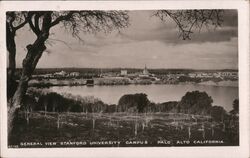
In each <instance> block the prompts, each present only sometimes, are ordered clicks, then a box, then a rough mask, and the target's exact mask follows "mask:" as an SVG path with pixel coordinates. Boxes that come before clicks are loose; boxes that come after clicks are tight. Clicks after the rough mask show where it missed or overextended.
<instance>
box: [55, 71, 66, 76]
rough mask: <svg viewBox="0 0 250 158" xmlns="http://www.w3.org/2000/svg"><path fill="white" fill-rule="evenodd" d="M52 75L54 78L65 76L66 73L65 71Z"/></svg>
mask: <svg viewBox="0 0 250 158" xmlns="http://www.w3.org/2000/svg"><path fill="white" fill-rule="evenodd" d="M54 75H55V76H66V75H67V72H65V71H60V72H55V73H54Z"/></svg>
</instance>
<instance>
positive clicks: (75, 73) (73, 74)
mask: <svg viewBox="0 0 250 158" xmlns="http://www.w3.org/2000/svg"><path fill="white" fill-rule="evenodd" d="M69 76H71V77H78V76H80V73H79V72H71V73H70V74H69Z"/></svg>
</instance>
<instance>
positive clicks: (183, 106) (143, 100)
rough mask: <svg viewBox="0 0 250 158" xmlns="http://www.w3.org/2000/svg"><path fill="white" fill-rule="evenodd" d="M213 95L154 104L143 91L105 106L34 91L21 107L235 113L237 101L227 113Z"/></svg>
mask: <svg viewBox="0 0 250 158" xmlns="http://www.w3.org/2000/svg"><path fill="white" fill-rule="evenodd" d="M212 102H213V100H212V98H211V97H210V96H208V94H207V93H206V92H199V91H193V92H187V93H186V94H185V95H184V96H183V97H182V99H181V100H180V101H170V102H164V103H153V102H150V101H149V100H148V98H147V95H146V94H144V93H137V94H126V95H124V96H122V97H121V98H120V99H119V102H118V105H115V104H113V105H108V104H105V103H104V102H102V101H101V100H100V99H98V98H95V97H93V96H87V97H81V96H73V95H70V94H62V95H60V94H58V93H54V92H50V93H41V92H39V91H34V92H32V93H30V94H29V95H27V96H26V97H25V101H24V105H25V106H22V109H23V110H29V111H32V110H34V111H47V112H84V113H114V112H129V113H155V112H168V113H184V114H195V115H196V114H197V115H210V116H211V117H212V118H213V119H214V120H215V121H223V120H224V119H227V117H228V115H229V114H232V115H237V114H238V111H239V110H238V109H239V104H238V100H235V101H234V103H233V110H232V111H231V112H230V113H229V114H228V113H227V112H226V110H225V109H224V108H223V107H221V106H212Z"/></svg>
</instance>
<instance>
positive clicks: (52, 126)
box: [9, 111, 237, 148]
mask: <svg viewBox="0 0 250 158" xmlns="http://www.w3.org/2000/svg"><path fill="white" fill-rule="evenodd" d="M231 135H232V132H229V130H228V129H227V128H226V126H225V124H224V123H218V122H217V123H216V122H213V121H212V120H211V118H210V117H208V116H201V115H189V114H174V113H147V114H146V113H142V114H136V113H133V114H131V113H112V114H111V113H53V112H46V113H45V112H42V111H41V112H30V113H25V112H19V116H18V118H17V119H16V120H15V126H14V129H13V133H12V136H11V137H10V138H9V147H16V148H20V147H65V146H67V147H109V146H114V147H116V146H120V147H122V146H130V147H131V146H196V145H198V146H203V145H205V146H211V145H212V146H214V145H216V146H219V145H222V146H225V145H237V143H236V142H234V141H232V140H230V139H231V137H230V136H231ZM117 141H119V142H120V143H119V144H117V143H115V142H117ZM51 142H52V143H53V145H48V143H51ZM232 142H234V143H232Z"/></svg>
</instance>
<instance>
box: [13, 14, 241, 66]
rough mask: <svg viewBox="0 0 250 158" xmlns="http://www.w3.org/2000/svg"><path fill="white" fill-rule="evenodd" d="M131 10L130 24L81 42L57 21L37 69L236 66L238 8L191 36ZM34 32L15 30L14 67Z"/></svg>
mask: <svg viewBox="0 0 250 158" xmlns="http://www.w3.org/2000/svg"><path fill="white" fill-rule="evenodd" d="M152 14H153V11H130V12H129V17H130V26H129V27H128V28H124V29H121V30H120V31H117V30H114V31H112V32H111V33H103V32H99V33H96V34H84V33H81V34H80V37H81V39H82V41H80V40H79V39H76V38H74V37H72V36H71V33H70V32H69V31H68V30H65V28H63V27H62V26H61V25H57V26H55V27H54V28H52V30H51V31H50V34H51V35H50V38H49V40H48V42H47V44H46V46H47V50H46V51H45V52H44V53H43V56H42V57H41V59H40V61H39V63H38V65H37V68H63V67H77V68H143V67H144V66H145V65H147V67H148V68H166V69H169V68H183V69H238V35H237V32H238V26H237V12H236V11H233V10H226V11H224V14H223V15H224V17H223V20H224V21H223V23H222V26H221V27H217V28H216V29H214V28H211V27H209V28H206V27H204V28H203V29H202V30H200V31H199V30H195V31H194V33H193V34H192V35H191V40H182V39H181V38H179V37H178V29H177V27H176V25H175V23H174V22H173V21H172V20H171V19H169V20H167V21H165V22H163V21H161V20H160V19H159V18H157V17H154V16H152ZM34 40H35V36H34V35H33V33H32V32H31V31H30V30H29V28H28V26H26V27H24V28H23V29H21V30H19V31H18V32H17V36H16V43H17V67H21V63H22V60H23V58H24V57H25V55H26V49H25V48H26V45H28V44H31V43H32V42H33V41H34Z"/></svg>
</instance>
